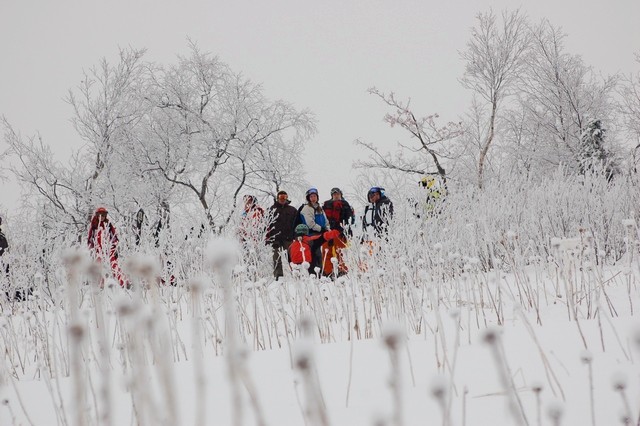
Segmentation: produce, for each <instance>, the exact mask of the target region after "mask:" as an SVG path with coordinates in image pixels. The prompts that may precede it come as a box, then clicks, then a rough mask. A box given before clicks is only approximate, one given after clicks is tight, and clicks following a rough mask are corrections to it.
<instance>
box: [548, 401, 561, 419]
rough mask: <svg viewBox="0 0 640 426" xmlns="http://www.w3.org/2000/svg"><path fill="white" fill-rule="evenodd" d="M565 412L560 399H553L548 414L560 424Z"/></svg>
mask: <svg viewBox="0 0 640 426" xmlns="http://www.w3.org/2000/svg"><path fill="white" fill-rule="evenodd" d="M563 413H564V407H563V405H562V403H561V402H560V401H551V402H550V403H549V405H548V406H547V416H548V417H549V419H551V421H553V422H554V423H555V424H559V422H560V420H561V419H562V414H563Z"/></svg>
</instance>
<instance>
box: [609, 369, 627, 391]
mask: <svg viewBox="0 0 640 426" xmlns="http://www.w3.org/2000/svg"><path fill="white" fill-rule="evenodd" d="M611 385H612V386H613V390H615V391H619V392H621V391H623V390H625V389H626V388H627V376H626V375H625V374H624V373H623V372H621V371H617V372H615V373H613V376H611Z"/></svg>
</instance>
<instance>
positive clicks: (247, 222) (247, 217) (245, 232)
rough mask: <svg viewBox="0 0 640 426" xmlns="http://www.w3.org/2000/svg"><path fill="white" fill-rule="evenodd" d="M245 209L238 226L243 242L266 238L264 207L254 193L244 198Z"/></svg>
mask: <svg viewBox="0 0 640 426" xmlns="http://www.w3.org/2000/svg"><path fill="white" fill-rule="evenodd" d="M243 201H244V210H243V212H242V220H241V222H240V227H239V228H238V235H239V236H240V240H241V241H242V242H243V243H246V242H249V241H250V242H254V243H255V242H257V241H261V240H263V239H264V235H262V236H261V235H260V234H261V233H262V234H264V233H263V232H261V231H262V228H263V227H262V226H261V225H262V220H263V218H264V209H263V208H262V207H260V206H259V205H258V204H257V203H256V202H257V199H256V197H255V196H253V195H245V196H244V198H243Z"/></svg>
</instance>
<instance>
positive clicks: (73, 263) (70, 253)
mask: <svg viewBox="0 0 640 426" xmlns="http://www.w3.org/2000/svg"><path fill="white" fill-rule="evenodd" d="M85 260H87V257H86V252H85V251H84V250H80V249H79V248H77V247H72V248H68V249H66V250H65V251H64V252H63V253H62V264H63V265H64V266H65V267H67V268H80V267H82V266H83V264H84V262H85Z"/></svg>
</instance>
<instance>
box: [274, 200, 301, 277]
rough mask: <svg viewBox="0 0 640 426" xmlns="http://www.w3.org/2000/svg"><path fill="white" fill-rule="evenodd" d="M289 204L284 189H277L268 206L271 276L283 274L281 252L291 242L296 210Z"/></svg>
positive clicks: (286, 248) (285, 249) (287, 248)
mask: <svg viewBox="0 0 640 426" xmlns="http://www.w3.org/2000/svg"><path fill="white" fill-rule="evenodd" d="M290 204H291V201H289V196H288V194H287V193H286V191H279V192H278V194H277V195H276V201H275V202H274V203H273V206H271V207H270V208H269V210H270V212H271V216H272V217H273V223H272V224H271V227H270V228H269V232H268V234H267V241H269V242H270V243H271V246H272V247H273V276H274V277H276V278H278V277H281V276H283V272H282V256H281V252H282V250H284V251H285V252H286V251H287V250H289V246H290V245H291V243H292V242H293V227H294V224H295V221H296V216H297V215H298V211H297V210H296V209H295V207H292V206H291V205H290Z"/></svg>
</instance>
